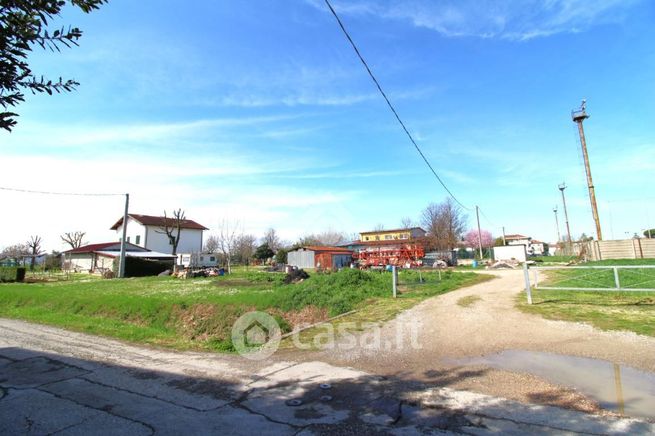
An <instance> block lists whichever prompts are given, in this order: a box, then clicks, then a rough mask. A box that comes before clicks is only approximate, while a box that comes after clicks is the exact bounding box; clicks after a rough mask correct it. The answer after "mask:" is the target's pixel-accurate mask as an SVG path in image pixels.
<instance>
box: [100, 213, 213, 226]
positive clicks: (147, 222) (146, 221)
mask: <svg viewBox="0 0 655 436" xmlns="http://www.w3.org/2000/svg"><path fill="white" fill-rule="evenodd" d="M128 216H129V217H130V218H132V219H134V220H136V221H138V222H140V223H141V224H143V225H144V226H157V227H164V226H165V225H166V223H167V222H168V225H169V226H170V225H172V224H173V223H174V222H175V219H174V218H171V217H166V218H165V217H163V216H153V215H139V214H136V213H130V214H128ZM181 224H182V225H181V226H180V227H182V228H183V229H193V230H209V229H208V228H207V227H205V226H203V225H201V224H198V223H197V222H195V221H193V220H182V223H181ZM122 225H123V218H122V217H121V219H119V220H118V221H116V224H114V225H113V226H111V228H110V230H116V229H118V228H119V227H120V226H122Z"/></svg>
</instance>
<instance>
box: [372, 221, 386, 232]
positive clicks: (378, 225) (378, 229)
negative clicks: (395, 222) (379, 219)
mask: <svg viewBox="0 0 655 436" xmlns="http://www.w3.org/2000/svg"><path fill="white" fill-rule="evenodd" d="M382 230H384V224H382V223H377V224H376V225H375V228H373V231H374V232H381V231H382Z"/></svg>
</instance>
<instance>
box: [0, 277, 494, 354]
mask: <svg viewBox="0 0 655 436" xmlns="http://www.w3.org/2000/svg"><path fill="white" fill-rule="evenodd" d="M423 278H424V279H426V280H427V283H426V284H422V285H420V286H412V287H411V288H412V289H411V290H409V291H406V292H404V293H402V294H401V295H400V298H397V299H395V300H394V299H392V298H391V275H390V274H388V273H375V272H373V273H370V272H362V271H356V270H345V271H342V272H339V273H333V274H312V275H311V277H310V278H309V279H307V280H305V281H303V282H301V283H297V284H289V285H287V284H284V283H283V279H284V274H279V273H264V272H254V271H250V272H246V271H240V272H237V273H235V274H232V275H230V276H225V277H216V278H198V279H189V280H181V279H175V278H171V277H147V278H132V279H124V280H89V281H83V280H77V281H60V282H50V283H10V284H2V285H0V316H2V317H9V318H19V319H25V320H28V321H34V322H39V323H44V324H51V325H55V326H60V327H64V328H68V329H71V330H76V331H82V332H87V333H92V334H99V335H104V336H110V337H114V338H118V339H122V340H127V341H132V342H140V343H146V344H152V345H159V346H168V347H173V348H177V349H212V350H222V351H230V350H231V349H232V344H231V340H230V331H231V328H232V324H233V323H234V321H235V320H236V319H237V318H238V317H239V316H241V315H242V314H244V313H246V312H249V311H251V310H261V311H266V312H268V313H270V314H271V315H273V316H274V317H275V318H276V319H277V320H278V322H279V323H280V325H281V327H282V329H283V331H289V330H290V329H291V328H293V326H295V325H298V324H300V323H314V322H318V321H322V320H325V319H327V318H329V317H331V316H335V315H338V314H342V313H345V312H348V311H351V310H354V309H360V312H358V314H361V315H360V316H361V317H362V319H366V320H369V321H377V320H381V319H387V318H389V317H392V316H393V315H395V314H396V313H397V312H398V311H400V310H403V309H405V308H407V307H410V306H412V305H413V304H416V302H418V301H420V300H422V299H424V298H427V297H429V296H432V295H438V294H441V293H445V292H448V291H451V290H453V289H456V288H458V287H461V286H466V285H469V284H472V283H475V282H478V281H480V280H482V279H484V278H481V277H480V276H478V275H476V274H473V273H454V272H446V273H443V274H442V280H441V281H439V280H437V277H436V273H432V272H430V273H423ZM401 280H402V281H404V282H408V283H411V282H415V281H417V280H418V276H417V275H416V273H414V272H413V271H408V272H402V273H401Z"/></svg>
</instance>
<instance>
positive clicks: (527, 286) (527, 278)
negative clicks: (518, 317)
mask: <svg viewBox="0 0 655 436" xmlns="http://www.w3.org/2000/svg"><path fill="white" fill-rule="evenodd" d="M523 276H524V277H525V292H526V293H527V294H528V304H532V289H531V288H530V272H529V271H528V263H527V262H523Z"/></svg>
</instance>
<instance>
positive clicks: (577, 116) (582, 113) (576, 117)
mask: <svg viewBox="0 0 655 436" xmlns="http://www.w3.org/2000/svg"><path fill="white" fill-rule="evenodd" d="M586 105H587V101H586V100H582V104H581V105H580V109H578V110H574V111H572V112H571V118H573V121H574V122H575V123H577V124H578V133H579V134H580V144H581V146H582V158H583V159H584V169H585V172H586V173H587V187H588V188H589V200H590V201H591V213H592V214H593V216H594V222H595V223H596V236H597V237H598V240H599V241H602V240H603V233H602V232H601V230H600V219H599V218H598V205H597V204H596V191H595V189H594V182H593V180H592V179H591V168H590V167H589V154H588V153H587V141H586V140H585V136H584V128H583V127H582V122H583V121H584V120H585V119H587V118H589V115H587V111H586Z"/></svg>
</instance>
